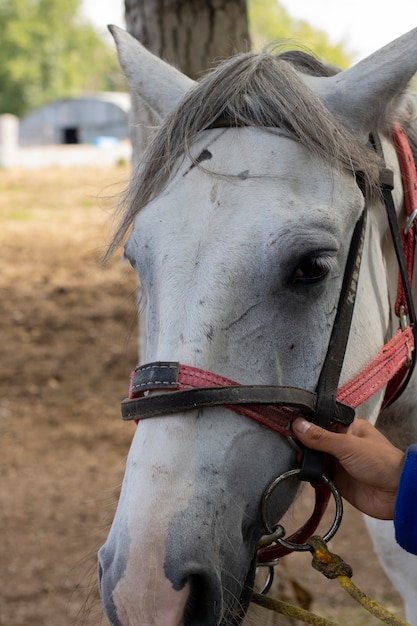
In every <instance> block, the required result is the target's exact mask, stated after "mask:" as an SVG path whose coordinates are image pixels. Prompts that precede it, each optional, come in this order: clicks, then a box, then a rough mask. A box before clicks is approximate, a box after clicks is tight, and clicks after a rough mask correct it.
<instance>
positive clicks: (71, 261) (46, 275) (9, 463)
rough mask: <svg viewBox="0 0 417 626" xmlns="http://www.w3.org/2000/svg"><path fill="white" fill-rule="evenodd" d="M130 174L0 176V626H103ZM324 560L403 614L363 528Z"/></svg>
mask: <svg viewBox="0 0 417 626" xmlns="http://www.w3.org/2000/svg"><path fill="white" fill-rule="evenodd" d="M128 175H129V172H128V168H127V167H119V168H113V169H101V170H92V169H84V170H83V169H73V170H40V171H32V172H31V171H1V170H0V226H1V228H0V257H1V271H0V333H1V335H0V336H1V360H0V386H1V393H0V446H1V448H0V474H1V487H0V538H1V539H0V564H1V565H0V625H1V626H67V625H77V626H98V625H100V624H105V623H106V622H105V619H104V618H103V617H102V613H101V608H100V602H99V597H98V592H97V587H96V552H97V549H98V547H99V546H100V545H101V543H102V542H103V541H104V539H105V536H106V533H107V530H108V527H109V524H110V522H111V519H112V516H113V513H114V510H115V505H116V502H117V497H118V492H119V486H120V481H121V478H122V474H123V466H124V460H125V457H126V453H127V450H128V446H129V442H130V439H131V436H132V433H133V429H134V426H133V425H132V424H124V423H122V421H121V420H120V418H119V402H120V400H121V399H122V398H123V397H124V396H125V395H126V392H127V386H128V377H129V372H130V370H131V369H132V367H133V366H134V365H135V363H136V352H137V346H136V312H135V279H134V276H133V273H132V272H131V271H130V270H129V268H128V267H127V266H125V265H123V264H122V263H120V260H119V259H114V260H113V261H112V262H111V263H110V264H109V265H108V266H107V267H105V268H102V267H99V265H98V259H99V257H100V255H101V254H102V252H103V250H104V245H105V241H106V238H107V236H108V233H109V229H110V223H109V207H110V206H111V205H112V204H113V200H112V196H114V195H115V194H116V193H117V192H118V190H119V189H120V188H121V187H120V184H119V183H120V182H121V183H124V182H125V181H126V180H127V178H128ZM332 549H333V550H335V551H336V552H338V553H339V554H341V555H342V556H344V557H345V558H347V560H348V561H349V562H350V563H351V565H352V566H353V568H354V572H355V576H354V580H356V582H357V584H358V585H360V586H362V587H363V589H364V591H366V592H368V593H369V594H370V595H372V596H373V597H375V598H376V599H378V600H379V601H381V602H382V603H383V604H384V605H385V606H386V607H389V608H391V609H394V610H395V611H396V612H397V613H398V614H399V615H401V609H400V608H399V607H400V604H401V603H400V600H399V597H398V595H397V594H396V593H395V591H394V590H393V589H392V587H391V585H390V583H389V582H388V580H387V579H386V577H385V576H384V574H383V573H382V571H381V569H380V567H379V565H378V563H377V560H376V557H375V555H374V553H373V550H372V547H371V543H370V540H369V538H368V536H367V534H366V530H365V528H364V524H363V521H362V519H361V517H360V516H359V515H358V514H357V513H356V512H355V511H353V510H352V509H350V508H349V509H348V510H347V512H346V515H345V520H344V523H343V525H342V529H341V530H340V531H339V533H338V535H337V537H336V538H335V539H334V540H333V542H332ZM303 559H304V555H303V556H301V555H295V556H294V557H289V558H288V559H286V566H285V568H286V569H287V570H288V571H289V572H290V575H291V576H292V577H294V578H297V580H298V582H299V583H300V584H301V585H302V586H304V587H305V588H306V589H307V590H308V591H309V592H310V593H311V594H312V596H313V609H314V610H315V611H316V612H318V613H321V614H323V615H326V616H328V617H337V618H340V619H342V618H343V620H344V621H343V623H344V624H349V625H350V626H352V625H357V626H359V625H365V624H366V625H367V626H370V625H371V624H374V623H375V624H376V623H377V622H374V621H373V619H372V618H368V617H367V616H366V615H365V617H363V613H362V611H360V610H359V609H356V608H355V605H354V603H353V601H352V600H350V599H349V598H346V599H345V597H344V596H343V595H342V593H341V592H339V591H338V589H337V587H336V585H337V583H335V582H328V581H326V580H324V579H322V578H321V577H320V574H318V573H317V572H314V571H313V570H311V568H310V567H309V566H306V565H305V560H303Z"/></svg>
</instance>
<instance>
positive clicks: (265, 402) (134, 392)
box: [122, 361, 355, 437]
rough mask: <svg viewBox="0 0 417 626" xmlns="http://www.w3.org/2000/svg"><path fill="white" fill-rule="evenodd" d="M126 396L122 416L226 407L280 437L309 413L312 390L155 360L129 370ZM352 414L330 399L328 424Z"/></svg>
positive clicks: (346, 420) (313, 404)
mask: <svg viewBox="0 0 417 626" xmlns="http://www.w3.org/2000/svg"><path fill="white" fill-rule="evenodd" d="M190 387H191V388H190ZM160 390H164V393H163V394H161V395H145V394H146V393H147V392H149V391H160ZM129 396H130V397H129V398H128V399H126V400H123V402H122V417H123V419H124V420H142V419H147V418H151V417H156V416H162V415H169V414H172V413H176V412H181V411H191V410H195V409H198V408H205V407H214V406H226V407H227V408H230V409H232V410H234V411H236V412H237V413H240V414H242V415H245V416H246V417H249V418H250V419H253V420H255V421H257V422H259V423H260V424H262V425H264V426H268V427H269V428H271V429H272V430H274V431H275V432H278V433H279V434H281V435H284V436H286V437H289V436H291V423H292V422H293V420H294V419H295V418H296V417H297V416H299V415H300V414H303V415H306V416H310V417H311V416H312V415H314V413H315V411H316V402H317V396H316V394H315V393H312V392H310V391H306V390H304V389H296V388H293V387H278V386H268V385H240V384H239V383H237V382H235V381H233V380H231V379H229V378H225V377H223V376H219V375H217V374H213V373H211V372H208V371H206V370H202V369H199V368H194V367H189V366H183V365H181V364H180V363H175V362H161V361H157V362H155V363H147V364H146V365H143V366H140V367H137V368H136V369H135V371H134V372H133V374H132V377H131V385H130V393H129ZM354 415H355V411H354V409H352V408H351V407H349V406H347V405H345V404H342V403H340V402H336V405H335V412H334V415H333V419H332V427H334V426H335V425H336V423H338V424H342V425H343V426H348V425H349V424H350V423H351V422H352V420H353V418H354Z"/></svg>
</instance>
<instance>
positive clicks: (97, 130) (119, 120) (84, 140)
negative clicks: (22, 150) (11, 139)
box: [19, 92, 130, 147]
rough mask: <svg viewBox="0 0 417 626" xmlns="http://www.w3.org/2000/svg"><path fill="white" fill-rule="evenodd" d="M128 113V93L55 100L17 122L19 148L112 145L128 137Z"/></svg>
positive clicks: (106, 93) (107, 93)
mask: <svg viewBox="0 0 417 626" xmlns="http://www.w3.org/2000/svg"><path fill="white" fill-rule="evenodd" d="M129 111H130V96H129V94H127V93H120V92H105V93H97V94H94V95H88V96H80V97H78V98H66V99H64V100H55V101H54V102H50V103H49V104H46V105H44V106H42V107H40V108H39V109H36V110H35V111H32V112H31V113H29V115H27V116H26V117H24V118H22V119H21V120H20V124H19V145H20V146H21V147H30V146H46V145H63V144H94V145H104V144H111V143H112V142H117V141H119V140H122V139H126V138H128V137H129Z"/></svg>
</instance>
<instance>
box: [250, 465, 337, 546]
mask: <svg viewBox="0 0 417 626" xmlns="http://www.w3.org/2000/svg"><path fill="white" fill-rule="evenodd" d="M300 471H301V470H300V469H294V470H289V471H288V472H284V474H281V476H278V478H275V480H273V481H272V482H271V483H270V484H269V485H268V487H267V488H266V490H265V493H264V495H263V498H262V502H261V518H262V522H263V525H264V527H265V530H266V531H267V533H268V534H270V535H272V534H275V533H276V531H277V529H278V528H282V529H283V534H284V535H285V529H284V528H283V527H282V526H281V525H280V524H278V525H277V526H276V527H275V530H274V529H271V527H270V526H269V524H268V522H267V508H268V503H269V500H270V498H271V496H272V493H273V491H274V490H275V488H276V487H277V486H278V485H279V483H280V482H282V481H283V480H285V479H286V478H290V477H291V476H297V475H298V474H299V473H300ZM321 480H323V481H324V482H325V483H326V485H327V486H328V488H329V489H330V491H331V493H332V495H333V498H334V501H335V505H336V511H335V517H334V520H333V524H332V525H331V527H330V529H329V530H328V531H327V533H326V534H325V535H323V541H325V542H327V541H329V540H330V539H331V538H332V537H333V536H334V535H335V533H336V532H337V530H338V528H339V526H340V523H341V521H342V516H343V502H342V498H341V496H340V494H339V492H338V490H337V489H336V486H335V484H334V483H333V481H332V480H330V478H329V477H328V476H326V475H325V474H322V476H321ZM280 534H281V533H280ZM275 541H276V543H278V544H279V545H280V546H283V547H284V548H287V549H289V550H293V551H300V552H303V551H307V550H311V546H310V545H309V544H308V543H293V542H292V541H286V540H285V539H284V538H283V537H277V538H276V539H275Z"/></svg>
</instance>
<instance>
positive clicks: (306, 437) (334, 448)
mask: <svg viewBox="0 0 417 626" xmlns="http://www.w3.org/2000/svg"><path fill="white" fill-rule="evenodd" d="M292 430H293V432H294V434H295V435H296V436H297V439H298V440H299V441H301V443H303V444H304V445H306V446H307V447H308V448H312V449H313V450H322V451H323V452H328V453H329V454H334V453H335V452H339V451H340V444H341V439H340V438H341V437H342V436H343V435H341V434H338V433H333V432H330V431H328V430H325V429H324V428H320V426H317V425H316V424H312V423H311V422H308V421H307V420H306V419H304V418H302V417H298V418H297V419H296V420H294V422H293V424H292Z"/></svg>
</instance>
